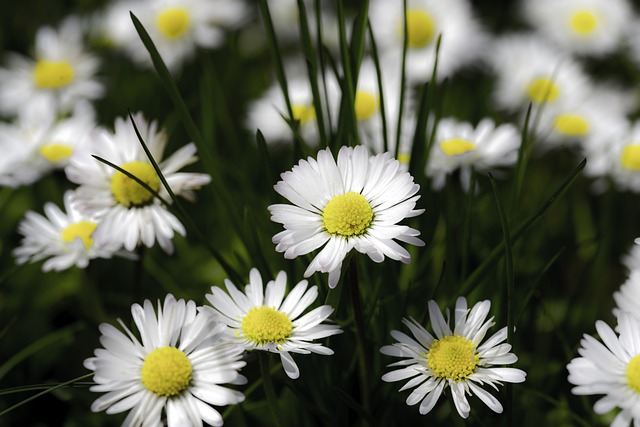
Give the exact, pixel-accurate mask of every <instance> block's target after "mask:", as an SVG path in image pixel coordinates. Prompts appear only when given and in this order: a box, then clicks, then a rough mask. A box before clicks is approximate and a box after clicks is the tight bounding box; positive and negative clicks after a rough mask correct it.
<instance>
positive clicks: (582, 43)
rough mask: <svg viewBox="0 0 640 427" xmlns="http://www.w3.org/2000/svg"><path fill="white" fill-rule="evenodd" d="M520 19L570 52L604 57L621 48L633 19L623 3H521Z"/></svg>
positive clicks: (583, 0) (558, 0) (594, 0)
mask: <svg viewBox="0 0 640 427" xmlns="http://www.w3.org/2000/svg"><path fill="white" fill-rule="evenodd" d="M522 9H523V15H524V17H525V19H526V20H527V21H529V23H531V24H532V25H533V26H534V27H535V28H536V29H537V30H538V32H539V33H540V35H542V36H543V37H547V38H548V39H549V40H551V41H552V42H554V43H556V44H558V45H559V46H561V47H563V48H565V49H566V50H568V51H570V52H575V53H579V54H586V55H594V56H603V55H606V54H608V53H612V52H613V51H614V50H615V49H616V48H618V47H619V46H620V44H621V41H622V39H623V36H624V34H625V31H626V30H627V28H628V27H629V25H630V20H631V17H632V16H633V14H632V10H631V7H630V5H629V3H628V2H627V1H626V0H537V1H522Z"/></svg>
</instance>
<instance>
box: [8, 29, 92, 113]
mask: <svg viewBox="0 0 640 427" xmlns="http://www.w3.org/2000/svg"><path fill="white" fill-rule="evenodd" d="M34 47H35V49H34V50H35V51H34V59H31V58H27V57H24V56H22V55H19V54H12V55H11V56H9V57H8V58H7V62H8V67H7V68H2V69H0V112H2V113H6V114H18V113H22V112H24V111H25V110H27V111H28V110H30V109H33V108H37V109H45V110H51V111H53V112H54V113H56V114H65V113H68V112H70V111H71V110H72V109H73V107H74V106H75V105H76V104H77V103H78V102H79V101H81V100H94V99H97V98H99V97H101V96H102V94H103V92H104V88H103V85H102V84H101V83H99V82H98V81H97V80H96V79H95V74H96V72H97V71H98V67H99V61H98V59H97V58H96V57H94V56H93V55H91V54H90V53H88V52H87V51H86V50H85V46H84V41H83V34H82V28H81V25H80V22H79V21H78V20H77V19H76V18H68V19H67V20H65V21H64V22H63V23H62V24H61V26H60V28H58V29H53V28H51V27H43V28H40V29H39V30H38V32H37V33H36V39H35V46H34Z"/></svg>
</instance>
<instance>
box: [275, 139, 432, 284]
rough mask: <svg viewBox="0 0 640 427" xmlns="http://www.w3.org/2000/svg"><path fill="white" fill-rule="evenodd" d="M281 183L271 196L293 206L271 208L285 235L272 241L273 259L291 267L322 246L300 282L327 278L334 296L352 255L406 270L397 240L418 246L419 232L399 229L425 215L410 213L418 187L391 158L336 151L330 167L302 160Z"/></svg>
mask: <svg viewBox="0 0 640 427" xmlns="http://www.w3.org/2000/svg"><path fill="white" fill-rule="evenodd" d="M280 176H281V178H282V181H279V182H278V183H277V184H276V185H275V186H274V188H275V190H276V191H277V192H278V193H279V194H280V195H282V196H283V197H285V198H286V199H288V200H289V201H290V202H291V203H293V205H294V206H292V205H286V204H276V205H271V206H269V211H270V212H271V220H272V221H275V222H278V223H281V224H282V225H283V226H284V228H285V229H284V231H282V232H280V233H278V234H276V235H275V236H273V242H274V243H275V244H276V245H277V246H276V251H278V252H284V257H285V258H286V259H293V258H296V257H297V256H299V255H304V254H308V253H309V252H311V251H313V250H315V249H318V248H320V247H321V246H324V248H322V250H321V251H320V252H319V253H318V255H316V257H315V258H314V259H313V261H311V264H309V267H307V270H306V271H305V273H304V277H309V276H311V275H312V274H313V273H314V272H316V271H320V272H322V273H329V286H330V287H331V288H333V287H335V286H336V285H337V283H338V280H339V279H340V270H341V268H342V261H343V260H344V258H345V256H346V255H347V254H348V253H349V252H350V251H351V249H355V250H357V251H358V252H361V253H364V254H367V255H369V257H370V258H371V259H372V260H373V261H375V262H382V261H383V260H384V258H385V256H387V257H389V258H391V259H394V260H396V261H401V262H403V263H409V262H410V261H411V257H410V255H409V252H407V250H406V249H404V248H403V247H402V246H400V245H399V244H398V243H397V242H396V241H395V240H399V241H401V242H406V243H410V244H413V245H417V246H422V245H424V243H423V242H422V240H420V239H419V238H418V237H416V236H418V235H419V234H420V232H419V231H418V230H414V229H413V228H410V227H408V226H406V225H398V222H400V221H402V220H403V219H404V218H410V217H414V216H417V215H420V214H421V213H422V212H424V209H414V208H415V206H416V202H417V201H418V199H419V198H420V196H416V193H417V192H418V190H419V188H420V186H419V185H418V184H415V183H414V182H413V177H412V176H411V175H409V173H407V172H404V171H402V170H401V169H400V162H398V161H397V160H395V159H392V158H391V156H390V154H389V153H384V154H378V155H376V156H373V157H371V156H369V154H368V152H367V149H366V148H365V147H364V146H358V147H355V148H353V147H342V148H341V149H340V152H339V153H338V160H337V163H336V160H334V158H333V155H332V154H331V151H330V150H329V149H326V150H322V151H320V152H319V153H318V159H317V160H315V159H313V158H311V157H309V158H308V159H307V160H300V162H298V164H297V165H296V166H294V167H293V169H292V170H291V171H288V172H285V173H283V174H282V175H280ZM325 244H326V245H325Z"/></svg>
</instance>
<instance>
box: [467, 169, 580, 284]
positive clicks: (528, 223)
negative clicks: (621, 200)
mask: <svg viewBox="0 0 640 427" xmlns="http://www.w3.org/2000/svg"><path fill="white" fill-rule="evenodd" d="M586 164H587V159H584V160H582V161H581V162H580V163H579V164H578V166H576V167H575V168H574V169H573V170H572V171H571V173H569V175H568V176H567V177H566V178H565V179H564V181H562V183H561V184H560V185H559V186H558V188H556V190H555V191H554V192H553V193H552V194H551V197H549V198H548V199H547V200H546V201H545V202H544V203H543V204H542V206H540V208H539V209H538V210H537V211H536V212H535V213H534V214H533V215H531V216H530V217H529V218H528V219H527V220H525V221H524V222H523V223H522V224H520V225H519V226H518V227H517V228H516V229H515V230H514V231H513V233H512V234H511V243H512V244H513V243H515V242H517V241H518V240H519V239H520V238H521V237H522V236H523V235H524V234H526V233H527V232H528V231H529V230H530V229H531V227H533V226H534V225H535V224H536V223H537V222H538V221H540V219H541V218H542V217H543V216H544V215H545V214H546V213H547V211H548V210H549V208H551V206H553V204H554V203H555V201H556V200H557V199H558V198H559V197H560V196H562V194H564V192H565V191H566V190H567V189H568V188H569V187H570V186H571V184H573V182H574V181H575V180H576V178H577V177H578V175H579V174H580V172H581V171H582V169H584V167H585V165H586ZM503 251H504V241H503V242H501V243H499V244H498V245H497V246H496V247H495V248H494V249H493V250H492V251H491V253H490V254H489V255H488V256H487V257H486V258H485V260H484V261H483V262H482V264H480V265H479V266H478V268H476V269H475V270H474V271H473V273H471V275H469V277H468V278H467V279H466V280H465V281H464V283H463V284H462V286H461V287H460V289H461V292H460V294H461V295H465V294H467V293H468V292H469V291H470V290H471V288H473V286H474V285H476V284H477V283H478V282H479V281H480V280H481V279H482V278H483V277H484V275H485V274H486V273H487V271H488V270H489V269H490V268H491V267H492V266H493V265H494V264H495V263H496V261H497V260H498V259H499V258H501V256H502V255H503Z"/></svg>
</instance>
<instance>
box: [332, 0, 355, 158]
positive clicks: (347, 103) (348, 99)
mask: <svg viewBox="0 0 640 427" xmlns="http://www.w3.org/2000/svg"><path fill="white" fill-rule="evenodd" d="M337 3H338V26H339V33H340V53H341V56H342V67H343V69H344V70H343V71H344V74H343V79H342V103H341V110H342V111H341V114H340V119H342V120H344V121H345V122H346V123H345V122H343V126H346V132H347V135H350V136H351V138H348V139H349V144H348V145H351V146H353V145H360V137H359V136H358V120H357V118H356V112H355V82H356V81H357V76H356V78H355V79H354V76H353V74H352V70H351V56H350V55H349V46H348V45H347V35H346V30H345V24H344V23H345V17H344V5H343V4H342V3H343V0H337ZM338 136H340V134H339V135H338Z"/></svg>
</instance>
